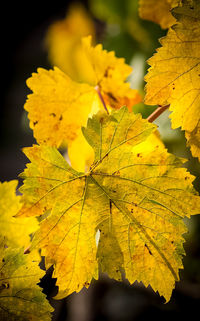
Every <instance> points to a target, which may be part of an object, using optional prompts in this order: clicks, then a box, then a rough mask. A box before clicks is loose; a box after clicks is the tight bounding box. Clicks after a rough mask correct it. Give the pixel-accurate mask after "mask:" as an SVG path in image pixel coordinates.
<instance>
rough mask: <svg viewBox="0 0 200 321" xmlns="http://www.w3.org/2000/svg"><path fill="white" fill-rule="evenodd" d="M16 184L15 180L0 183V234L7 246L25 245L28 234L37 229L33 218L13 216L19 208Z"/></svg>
mask: <svg viewBox="0 0 200 321" xmlns="http://www.w3.org/2000/svg"><path fill="white" fill-rule="evenodd" d="M17 184H18V182H17V181H10V182H4V183H0V225H1V232H0V234H1V236H2V237H5V238H6V245H7V246H11V247H17V246H19V247H22V246H24V247H27V246H28V245H29V243H30V236H29V235H30V234H31V233H33V232H35V231H36V230H37V229H38V222H37V220H36V219H35V218H25V217H24V218H20V219H17V218H15V217H14V216H15V215H16V214H17V212H18V211H19V210H20V208H21V204H20V196H16V187H17Z"/></svg>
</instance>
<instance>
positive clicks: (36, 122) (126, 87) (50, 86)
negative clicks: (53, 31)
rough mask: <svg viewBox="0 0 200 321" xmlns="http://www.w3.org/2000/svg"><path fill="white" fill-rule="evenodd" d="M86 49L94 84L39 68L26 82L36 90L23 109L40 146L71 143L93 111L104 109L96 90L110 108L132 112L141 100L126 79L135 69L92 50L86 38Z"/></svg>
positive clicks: (98, 48)
mask: <svg viewBox="0 0 200 321" xmlns="http://www.w3.org/2000/svg"><path fill="white" fill-rule="evenodd" d="M83 48H84V51H85V53H86V55H87V57H88V61H89V62H90V64H91V70H90V72H91V79H92V81H91V83H90V84H84V83H82V84H80V83H77V82H74V81H72V80H71V79H70V78H69V77H68V76H67V75H66V74H64V73H63V72H62V71H61V70H59V69H58V68H56V67H55V68H54V70H50V71H47V70H45V69H42V68H39V69H38V73H33V75H32V77H31V78H29V79H28V80H27V85H28V87H29V88H30V89H31V90H32V91H33V93H32V94H30V95H29V96H28V99H27V102H26V104H25V106H24V108H25V109H26V110H27V111H28V117H29V119H30V127H31V128H32V129H33V132H34V136H35V138H36V140H37V142H38V143H40V144H41V143H45V144H48V145H51V146H56V147H59V146H60V145H61V144H62V143H64V142H65V143H68V144H70V143H72V142H73V141H74V140H75V139H76V138H77V137H78V136H79V135H80V132H81V126H85V125H86V121H87V118H88V115H89V114H90V113H93V110H99V109H101V108H103V105H102V102H101V100H100V98H99V96H98V94H97V91H96V89H95V87H96V86H98V90H99V91H100V92H101V94H102V96H103V97H104V99H105V102H106V103H107V104H108V106H107V107H108V108H109V106H110V107H111V108H119V107H121V106H122V105H127V107H128V108H129V109H131V107H132V106H133V105H134V104H136V103H138V102H139V101H140V100H141V97H140V95H139V94H138V91H137V90H134V89H131V88H130V84H129V83H125V80H126V78H127V77H128V75H129V74H130V73H131V71H132V68H131V67H130V66H128V65H126V64H125V62H124V59H122V58H121V59H119V58H116V57H115V55H114V52H107V51H106V50H102V46H101V45H97V46H96V47H95V48H93V47H91V37H86V38H83Z"/></svg>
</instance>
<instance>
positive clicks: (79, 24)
mask: <svg viewBox="0 0 200 321" xmlns="http://www.w3.org/2000/svg"><path fill="white" fill-rule="evenodd" d="M88 35H92V38H93V39H95V27H94V23H93V21H92V19H91V18H90V17H89V14H88V13H87V11H86V10H85V9H84V7H83V6H82V5H81V4H73V5H71V7H70V8H69V11H68V13H67V15H66V18H65V19H63V20H59V21H56V22H55V23H53V24H52V25H51V26H50V27H49V29H48V31H47V35H46V45H47V48H48V54H49V60H50V62H51V64H52V66H57V67H59V68H60V69H61V70H62V71H64V72H65V73H66V74H67V75H69V76H70V77H71V78H72V79H73V80H76V81H85V82H88V81H90V69H91V66H90V63H89V62H88V60H87V57H86V56H85V53H84V50H83V49H82V45H81V38H82V37H84V36H88Z"/></svg>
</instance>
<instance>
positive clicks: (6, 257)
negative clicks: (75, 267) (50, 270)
mask: <svg viewBox="0 0 200 321" xmlns="http://www.w3.org/2000/svg"><path fill="white" fill-rule="evenodd" d="M6 245H7V242H6ZM38 264H39V262H38V261H37V259H36V258H35V257H34V255H33V254H32V253H31V254H28V255H27V254H26V255H25V254H24V253H23V250H22V249H16V248H15V249H10V248H6V247H5V244H4V239H3V237H1V236H0V320H1V321H7V320H9V321H22V320H31V321H38V320H42V321H50V320H51V312H52V311H53V309H52V307H51V306H50V304H49V303H48V301H47V300H46V296H45V294H44V293H42V289H41V288H40V287H39V286H38V285H37V283H39V282H40V279H41V278H42V277H43V276H44V271H42V270H41V269H40V268H39V266H38Z"/></svg>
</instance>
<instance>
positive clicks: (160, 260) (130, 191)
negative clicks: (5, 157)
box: [18, 107, 200, 301]
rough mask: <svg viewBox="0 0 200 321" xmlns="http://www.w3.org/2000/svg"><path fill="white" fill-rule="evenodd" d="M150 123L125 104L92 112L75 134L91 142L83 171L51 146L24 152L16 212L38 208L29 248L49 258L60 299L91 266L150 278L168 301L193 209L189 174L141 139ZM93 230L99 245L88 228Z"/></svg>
mask: <svg viewBox="0 0 200 321" xmlns="http://www.w3.org/2000/svg"><path fill="white" fill-rule="evenodd" d="M155 129H156V127H155V125H153V124H151V123H149V122H148V121H147V120H143V119H142V118H141V116H140V115H139V114H137V115H135V114H133V113H129V112H128V110H127V108H125V107H124V108H121V109H120V110H119V111H115V112H114V111H113V112H112V114H111V115H107V114H105V113H102V112H99V113H98V114H97V115H94V116H93V117H92V119H91V118H89V120H88V124H87V128H84V129H83V134H84V136H85V137H86V139H87V141H88V142H89V144H90V145H91V146H92V148H93V149H94V153H95V159H94V163H93V165H92V166H91V168H90V170H89V171H88V172H86V173H80V172H77V171H75V170H73V169H72V168H71V167H70V166H69V164H68V163H67V162H66V161H65V159H64V158H63V157H62V156H61V154H60V153H59V152H58V151H57V150H56V149H55V148H53V147H48V146H37V145H35V146H33V147H32V148H26V149H25V150H24V151H25V153H26V155H27V156H28V158H29V159H30V161H31V163H29V164H27V168H26V169H25V171H24V173H23V174H22V177H23V178H24V185H23V186H22V188H21V192H22V193H23V203H24V206H23V207H22V209H21V210H20V212H19V213H18V216H27V215H35V216H39V215H42V214H43V213H45V212H46V211H47V217H46V218H44V219H43V220H42V221H41V223H40V229H39V230H38V231H37V232H36V234H35V236H34V239H33V244H32V248H41V251H42V255H44V256H45V261H46V266H47V268H48V267H49V266H50V265H52V264H54V277H56V278H57V284H58V286H59V293H58V296H57V298H62V297H64V296H66V295H68V294H70V293H71V292H73V291H76V292H78V291H80V290H81V289H82V287H83V286H86V287H88V286H89V284H90V281H91V279H92V278H97V277H98V269H99V270H100V271H103V272H107V273H108V275H109V276H110V277H113V278H116V279H119V280H120V279H121V273H122V272H124V273H125V275H126V277H127V279H128V280H129V281H130V283H133V282H134V281H136V280H138V281H142V282H143V283H144V285H145V286H147V285H148V284H150V285H151V286H152V288H153V289H154V290H155V291H159V293H160V294H161V295H163V296H164V297H165V298H166V300H167V301H168V300H169V298H170V296H171V292H172V289H173V287H174V283H175V281H177V280H178V279H179V276H178V270H179V269H180V268H182V262H181V258H182V255H183V254H184V250H183V241H184V239H183V237H182V234H183V233H185V232H186V227H185V225H184V223H183V220H182V219H183V217H185V216H187V217H189V216H190V215H192V214H196V213H198V212H199V211H200V202H199V197H198V196H196V195H193V194H194V190H193V187H192V181H193V177H192V176H191V175H190V174H189V173H187V171H186V169H184V168H181V166H182V162H183V161H182V160H181V159H178V158H176V157H174V156H173V155H170V154H169V153H168V152H167V151H166V150H165V149H164V147H163V146H162V145H159V144H158V145H154V144H152V145H150V146H149V148H148V149H147V150H146V149H145V147H144V145H143V144H145V142H146V139H149V137H150V135H152V132H153V131H155ZM98 230H99V231H100V240H99V245H98V246H97V244H96V242H95V235H96V232H97V231H98Z"/></svg>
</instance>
